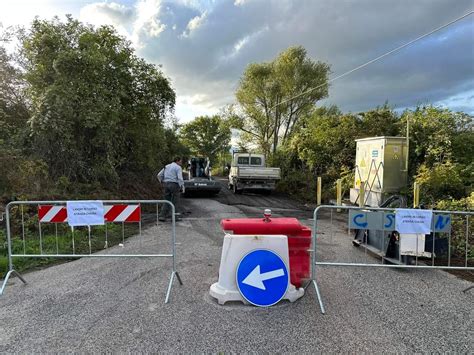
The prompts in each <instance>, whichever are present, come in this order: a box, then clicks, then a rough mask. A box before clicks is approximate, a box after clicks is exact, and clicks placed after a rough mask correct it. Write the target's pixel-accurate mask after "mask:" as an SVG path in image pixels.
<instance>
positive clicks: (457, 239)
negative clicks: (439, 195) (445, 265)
mask: <svg viewBox="0 0 474 355" xmlns="http://www.w3.org/2000/svg"><path fill="white" fill-rule="evenodd" d="M436 209H437V210H445V211H474V192H471V194H470V195H469V196H468V197H465V198H461V199H459V200H454V199H451V200H442V201H439V202H438V203H437V204H436ZM466 223H467V222H466V218H464V217H456V218H452V221H451V236H452V248H453V251H454V254H455V255H458V256H461V255H462V256H464V255H465V254H466V227H467V226H466ZM469 231H470V233H469V237H468V247H467V257H468V260H469V259H471V260H472V259H473V258H474V234H473V233H472V231H474V218H472V216H471V218H469Z"/></svg>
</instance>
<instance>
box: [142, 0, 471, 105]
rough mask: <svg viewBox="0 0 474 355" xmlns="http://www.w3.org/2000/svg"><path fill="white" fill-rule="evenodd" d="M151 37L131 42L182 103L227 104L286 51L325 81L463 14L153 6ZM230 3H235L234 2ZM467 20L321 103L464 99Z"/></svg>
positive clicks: (402, 4) (461, 7)
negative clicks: (255, 69)
mask: <svg viewBox="0 0 474 355" xmlns="http://www.w3.org/2000/svg"><path fill="white" fill-rule="evenodd" d="M159 3H160V11H159V13H158V14H157V16H156V17H157V18H156V20H158V21H159V22H160V23H161V24H163V25H165V26H166V27H165V30H164V31H163V32H161V33H160V34H159V36H147V35H146V33H145V34H143V33H140V42H142V44H143V47H142V49H141V50H140V54H141V55H144V56H145V57H146V58H147V59H149V60H152V61H154V62H156V63H161V64H163V70H164V71H165V73H166V74H167V75H168V76H169V77H170V78H171V79H172V80H173V84H174V86H175V88H176V89H177V93H178V95H183V96H185V97H186V100H187V102H188V103H194V104H201V105H208V106H213V107H215V108H219V107H220V106H222V105H224V104H226V103H230V102H232V101H233V99H234V98H233V94H234V92H235V89H236V87H237V85H238V80H239V78H240V76H241V74H242V72H243V71H244V69H245V67H246V66H247V65H248V64H249V63H251V62H261V61H269V60H272V59H273V58H275V56H277V55H278V53H280V52H281V51H283V50H285V49H286V48H288V47H289V46H292V45H302V46H304V47H305V48H306V49H307V51H308V55H309V56H310V57H312V58H313V59H314V60H321V61H325V62H327V63H329V64H330V65H331V69H332V72H333V76H335V75H337V74H341V73H343V72H345V71H347V70H350V69H352V68H354V67H356V66H358V65H360V64H362V63H364V62H366V61H368V60H370V59H372V58H374V57H377V56H378V55H380V54H383V53H384V52H386V51H388V50H391V49H393V48H395V47H397V46H399V45H401V44H403V43H406V42H408V41H410V40H412V39H414V38H416V37H417V36H419V35H421V34H424V33H426V32H429V31H430V30H432V29H434V28H436V27H438V26H440V25H442V24H445V23H447V22H449V21H451V20H452V19H454V18H456V17H458V16H460V15H462V14H465V13H467V12H469V11H470V10H471V9H472V7H473V3H472V1H471V0H460V1H454V2H453V1H448V0H446V1H441V0H438V1H434V0H419V1H408V0H403V1H400V0H399V1H369V0H366V1H337V2H334V1H291V2H290V1H277V0H275V1H243V2H242V4H240V5H236V4H234V2H233V1H224V2H219V3H217V4H215V5H212V6H208V7H201V8H198V7H196V6H192V5H189V4H188V3H186V2H182V3H175V2H170V3H168V2H159ZM236 3H238V2H236ZM473 23H474V16H470V17H468V18H466V19H464V20H463V21H462V22H459V23H457V24H455V25H453V26H451V27H449V28H447V29H444V30H443V31H440V32H438V33H436V34H435V35H433V36H431V37H429V38H426V39H424V40H422V41H420V42H417V43H416V44H414V45H413V46H411V47H408V48H406V49H403V50H402V51H400V52H398V53H396V54H394V55H393V56H390V57H388V58H385V59H383V60H382V61H380V62H378V63H376V64H373V65H371V66H368V67H367V68H364V69H362V70H360V71H359V72H357V73H354V74H353V75H351V76H348V77H346V78H344V79H341V80H339V81H336V82H334V84H333V85H332V86H331V89H330V96H329V98H328V99H327V100H325V102H326V103H333V104H336V105H338V106H340V107H341V108H342V109H343V110H345V111H347V110H350V111H358V110H365V109H369V108H372V107H374V106H377V105H381V104H383V103H384V102H385V100H388V101H389V103H391V104H393V105H395V106H397V107H399V106H411V105H416V104H417V103H420V102H423V103H426V102H436V101H439V100H445V99H447V98H449V97H451V96H454V95H457V94H460V93H462V92H464V91H466V92H467V91H468V90H470V89H473V79H474V66H473V62H474V53H473V51H474V44H473V36H474V24H473Z"/></svg>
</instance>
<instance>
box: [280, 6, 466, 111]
mask: <svg viewBox="0 0 474 355" xmlns="http://www.w3.org/2000/svg"><path fill="white" fill-rule="evenodd" d="M472 14H474V11H470V12H468V13H467V14H464V15H462V16H461V17H458V18H457V19H455V20H453V21H451V22H448V23H447V24H445V25H443V26H440V27H438V28H436V29H434V30H432V31H430V32H428V33H425V34H424V35H422V36H419V37H417V38H415V39H414V40H411V41H410V42H407V43H405V44H403V45H401V46H399V47H397V48H395V49H392V50H391V51H389V52H386V53H385V54H382V55H380V56H378V57H377V58H374V59H372V60H369V61H368V62H367V63H364V64H361V65H359V66H358V67H356V68H354V69H351V70H349V71H347V72H345V73H343V74H341V75H338V76H336V77H334V78H332V79H329V80H328V81H327V82H326V83H324V84H321V85H318V86H315V87H314V88H311V89H308V90H306V91H305V92H302V93H301V94H298V95H295V96H293V97H290V98H288V99H286V100H283V101H282V102H280V103H278V104H276V105H275V106H273V107H272V108H275V107H277V106H279V105H281V104H284V103H285V102H288V101H291V100H293V99H296V98H298V97H300V96H303V95H306V94H307V93H310V92H311V91H314V90H316V89H319V88H320V87H322V86H324V85H327V84H329V83H331V82H333V81H335V80H337V79H340V78H342V77H344V76H346V75H349V74H351V73H353V72H355V71H356V70H359V69H362V68H364V67H366V66H368V65H369V64H372V63H375V62H376V61H378V60H380V59H382V58H384V57H386V56H388V55H390V54H392V53H395V52H397V51H399V50H400V49H403V48H405V47H408V46H409V45H410V44H413V43H415V42H417V41H419V40H421V39H423V38H425V37H427V36H429V35H431V34H433V33H435V32H438V31H440V30H442V29H443V28H446V27H448V26H450V25H452V24H453V23H455V22H458V21H460V20H462V19H463V18H465V17H467V16H469V15H472Z"/></svg>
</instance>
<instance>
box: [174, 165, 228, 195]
mask: <svg viewBox="0 0 474 355" xmlns="http://www.w3.org/2000/svg"><path fill="white" fill-rule="evenodd" d="M183 179H184V195H185V196H190V195H191V194H193V193H200V192H203V193H208V194H210V195H217V194H218V193H219V191H220V190H221V185H220V183H219V182H218V181H215V180H214V178H213V177H212V176H211V163H210V161H209V159H208V158H205V157H192V158H191V159H189V161H188V166H187V172H185V173H184V174H183Z"/></svg>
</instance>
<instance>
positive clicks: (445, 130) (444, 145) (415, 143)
mask: <svg viewBox="0 0 474 355" xmlns="http://www.w3.org/2000/svg"><path fill="white" fill-rule="evenodd" d="M407 120H408V121H409V125H410V172H411V173H412V174H414V173H415V172H416V171H417V169H418V167H419V166H420V165H421V164H426V165H427V166H428V167H432V166H433V165H434V164H436V163H444V162H446V161H448V160H452V161H454V162H462V161H464V162H466V161H469V162H472V155H469V153H472V152H473V149H474V148H472V147H469V146H465V143H469V142H473V141H474V132H473V121H472V117H470V116H468V115H466V114H464V113H460V112H452V111H450V110H448V109H441V108H438V107H434V106H423V107H418V108H417V109H416V110H414V111H409V110H407V111H405V112H404V113H403V114H402V117H401V120H400V125H401V128H402V129H401V133H402V134H405V132H406V125H407ZM453 147H456V150H453ZM465 148H467V151H466V150H465ZM466 153H467V154H466Z"/></svg>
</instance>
